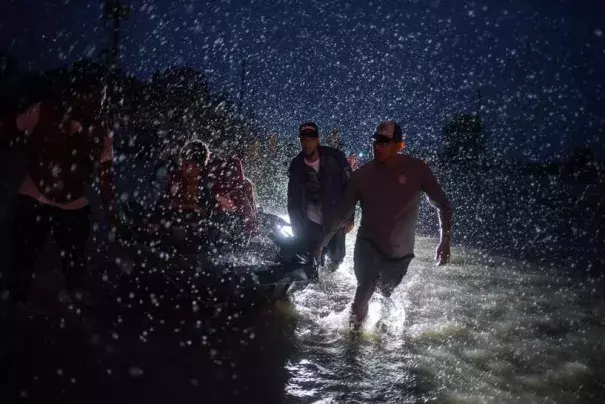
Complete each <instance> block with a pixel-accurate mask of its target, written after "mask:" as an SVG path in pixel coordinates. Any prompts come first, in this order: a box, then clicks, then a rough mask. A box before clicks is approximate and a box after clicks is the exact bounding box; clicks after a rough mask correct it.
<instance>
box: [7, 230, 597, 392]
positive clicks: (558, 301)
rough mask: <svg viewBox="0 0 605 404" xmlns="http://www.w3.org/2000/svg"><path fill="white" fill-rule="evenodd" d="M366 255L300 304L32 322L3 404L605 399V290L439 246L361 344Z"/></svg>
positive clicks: (135, 302)
mask: <svg viewBox="0 0 605 404" xmlns="http://www.w3.org/2000/svg"><path fill="white" fill-rule="evenodd" d="M353 242H354V238H353V237H352V236H349V238H348V248H349V250H348V252H349V254H348V257H347V260H346V261H345V263H344V264H343V266H341V268H340V269H339V270H338V271H336V272H335V273H332V274H324V275H323V276H322V277H321V279H320V281H319V282H318V283H317V284H313V285H310V286H308V287H306V288H304V289H302V290H297V291H293V293H292V296H291V301H290V302H279V303H277V304H275V305H271V306H269V307H262V308H258V309H251V310H246V311H242V312H220V311H216V310H215V311H213V312H209V313H204V312H199V311H196V310H193V309H192V306H191V304H190V303H187V302H171V303H162V304H161V305H159V307H157V306H154V307H152V305H149V304H148V301H149V293H150V292H149V291H145V290H140V291H139V292H137V293H133V294H131V295H129V296H125V297H122V298H120V300H119V301H117V300H116V301H110V300H105V301H104V302H102V304H101V305H98V306H97V307H96V308H95V309H94V310H91V311H89V312H86V313H84V316H77V315H75V314H73V313H69V312H61V311H59V312H57V313H56V314H55V315H52V316H48V317H47V318H46V319H44V320H40V319H37V320H35V321H33V320H32V321H30V322H28V323H27V324H24V325H22V328H21V334H20V335H19V338H17V339H15V338H13V339H12V340H11V342H10V344H11V347H12V349H11V350H10V353H8V354H6V353H5V354H4V356H3V357H2V358H1V360H2V372H3V375H2V376H3V379H2V380H3V382H2V383H0V387H2V390H3V392H2V396H0V397H3V398H6V399H7V400H8V401H5V400H2V402H11V403H12V402H21V401H22V402H59V401H58V400H61V402H74V403H83V402H86V403H91V402H92V403H97V402H98V403H110V402H111V403H122V402H124V403H125V402H129V403H131V402H144V403H212V402H225V403H227V402H228V403H234V402H250V401H251V400H258V402H264V403H376V402H382V403H416V402H437V403H484V402H485V403H519V402H522V403H597V402H603V401H604V399H603V395H604V394H605V385H604V382H603V380H605V353H604V352H605V342H604V340H603V335H605V320H604V319H605V304H604V302H603V296H602V292H601V291H602V290H603V286H605V285H603V281H602V280H597V279H592V280H590V281H588V280H582V279H580V278H574V277H567V276H561V275H560V274H557V273H553V272H545V271H543V270H541V269H540V268H537V267H532V266H530V265H528V264H524V263H523V262H518V261H514V260H511V259H504V258H502V259H500V258H497V257H493V256H489V255H486V254H484V253H482V252H481V251H478V250H471V249H463V248H456V249H454V251H453V256H454V258H453V262H452V264H451V265H449V266H448V267H439V268H438V267H435V266H434V264H433V261H432V257H433V250H434V247H435V246H436V241H435V240H434V239H429V238H420V239H419V240H418V242H417V250H416V255H417V258H416V259H415V260H414V261H413V262H412V265H411V266H410V270H409V272H408V275H407V276H406V278H405V279H404V282H403V284H402V285H401V286H400V287H399V288H398V289H397V290H396V292H395V293H394V295H393V297H392V300H391V301H384V300H383V299H382V298H381V297H380V296H376V297H375V298H374V300H373V301H372V302H371V306H370V314H369V317H368V321H367V322H366V324H365V326H364V329H363V332H362V333H361V335H358V336H356V335H353V334H351V333H350V332H349V330H348V328H347V320H348V305H349V304H350V300H351V298H352V295H353V292H354V289H355V279H354V276H353V273H352V262H351V261H350V260H351V257H352V254H351V252H352V248H353ZM107 299H108V298H107ZM49 400H50V401H49Z"/></svg>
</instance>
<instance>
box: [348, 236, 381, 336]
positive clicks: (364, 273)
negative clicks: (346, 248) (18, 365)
mask: <svg viewBox="0 0 605 404" xmlns="http://www.w3.org/2000/svg"><path fill="white" fill-rule="evenodd" d="M353 260H354V271H355V277H356V278H357V289H356V291H355V298H354V299H353V304H352V305H351V315H352V319H351V320H352V321H353V322H354V323H355V324H354V325H356V326H358V325H359V324H361V322H363V320H364V319H365V318H366V316H367V314H368V305H369V302H370V299H371V298H372V295H373V294H374V290H375V289H376V284H377V282H378V275H379V274H380V272H379V271H380V256H379V255H378V251H377V250H376V249H375V248H374V246H372V245H371V244H370V243H369V242H367V241H366V240H363V239H359V238H358V239H357V242H356V243H355V252H354V254H353Z"/></svg>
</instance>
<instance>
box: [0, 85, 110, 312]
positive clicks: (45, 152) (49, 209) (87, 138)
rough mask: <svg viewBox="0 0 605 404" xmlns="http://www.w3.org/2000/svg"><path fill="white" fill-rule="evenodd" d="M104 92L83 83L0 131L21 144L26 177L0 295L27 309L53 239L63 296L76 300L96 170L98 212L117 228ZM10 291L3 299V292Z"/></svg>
mask: <svg viewBox="0 0 605 404" xmlns="http://www.w3.org/2000/svg"><path fill="white" fill-rule="evenodd" d="M104 99H105V86H104V84H103V83H102V81H101V80H100V79H97V78H83V79H79V80H77V82H76V83H75V84H74V85H73V86H71V87H70V88H69V89H68V90H66V91H65V92H64V93H62V94H60V95H58V96H55V97H52V98H50V99H47V100H44V101H42V102H39V103H36V104H34V105H32V106H30V107H29V108H28V109H27V111H25V112H24V113H22V114H20V115H18V116H17V117H16V119H14V120H10V121H9V122H8V123H7V124H5V125H4V126H3V128H2V130H0V138H3V139H2V140H3V141H4V142H3V143H8V144H9V146H12V145H15V144H19V143H22V144H23V145H24V148H25V151H26V158H27V173H26V175H25V178H24V179H23V181H22V183H21V186H20V188H19V191H18V193H19V196H18V198H17V201H16V210H15V213H14V218H13V219H14V220H13V226H12V252H11V258H10V264H9V268H8V272H7V276H6V277H5V279H3V284H2V289H3V290H4V293H3V296H8V299H9V301H10V302H11V303H13V304H25V303H27V299H28V294H29V290H30V287H31V282H32V275H33V271H34V267H35V265H36V262H37V261H38V258H39V256H40V253H41V251H42V248H43V247H44V244H45V241H46V238H47V237H48V236H49V235H53V236H54V238H55V240H56V242H57V244H58V247H59V249H60V253H61V260H62V266H63V273H64V276H65V287H66V288H65V291H62V293H61V295H60V297H61V298H62V300H64V301H68V302H73V301H74V300H78V299H80V300H81V299H82V298H83V297H84V296H85V295H86V294H87V293H86V292H85V291H84V288H83V283H82V278H83V274H84V271H85V262H86V259H85V249H86V244H87V241H88V237H89V232H90V214H91V209H90V204H89V200H88V198H87V191H88V189H89V187H90V186H91V185H92V183H93V181H94V178H93V173H94V171H95V169H96V168H97V166H99V174H100V175H99V177H100V178H99V180H100V195H101V201H102V208H103V209H104V211H105V213H106V214H107V215H108V221H109V223H110V225H111V226H115V224H116V223H117V220H116V215H115V198H114V193H113V178H112V177H113V175H112V170H111V165H112V158H113V154H112V136H111V134H110V132H109V129H108V126H107V123H106V121H105V119H104V114H103V103H104ZM6 292H8V293H6Z"/></svg>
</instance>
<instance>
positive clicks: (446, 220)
mask: <svg viewBox="0 0 605 404" xmlns="http://www.w3.org/2000/svg"><path fill="white" fill-rule="evenodd" d="M422 164H423V165H424V168H423V170H422V173H423V174H422V190H423V191H424V193H425V194H426V196H427V198H428V200H429V202H430V203H431V205H433V206H434V207H435V208H436V209H437V211H438V213H439V228H440V230H441V241H448V242H449V241H450V240H451V236H452V206H451V204H450V202H449V200H448V199H447V196H446V195H445V192H443V189H442V188H441V185H439V182H437V179H436V178H435V175H434V174H433V172H432V170H431V169H430V167H429V166H428V165H427V164H426V163H422Z"/></svg>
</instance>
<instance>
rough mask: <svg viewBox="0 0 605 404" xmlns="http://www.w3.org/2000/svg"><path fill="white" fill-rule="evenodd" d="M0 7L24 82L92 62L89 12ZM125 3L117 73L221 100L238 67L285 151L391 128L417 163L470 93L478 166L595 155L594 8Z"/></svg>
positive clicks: (600, 80) (295, 0)
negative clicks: (311, 129) (176, 81)
mask: <svg viewBox="0 0 605 404" xmlns="http://www.w3.org/2000/svg"><path fill="white" fill-rule="evenodd" d="M5 3H6V2H3V3H2V5H0V16H1V17H0V19H1V23H0V24H1V25H0V49H2V50H7V49H10V54H11V55H12V56H13V57H14V58H15V59H17V60H18V61H19V63H20V65H21V66H22V67H23V68H29V69H35V70H39V69H47V68H51V67H55V66H58V65H62V64H66V63H67V62H71V61H74V60H77V59H80V58H87V57H88V58H91V57H92V58H98V56H99V52H100V50H101V49H102V48H103V47H104V46H106V38H107V36H108V34H109V30H108V28H107V26H106V25H105V23H104V22H103V20H102V19H101V11H102V2H101V1H85V0H81V1H76V0H73V1H65V2H63V3H61V4H55V3H57V2H56V1H52V0H21V1H12V2H8V3H10V4H5ZM127 3H128V4H130V6H131V9H132V13H131V17H130V19H129V20H128V21H126V22H125V23H124V25H123V28H124V29H123V41H122V46H123V49H122V66H123V67H124V69H125V70H126V71H128V72H131V73H134V74H136V75H138V76H140V77H149V76H150V75H151V74H152V73H153V72H154V71H155V70H157V69H162V68H166V67H169V66H173V65H177V66H191V67H195V68H198V69H200V70H202V71H204V72H206V73H207V75H208V76H209V78H210V80H211V84H212V87H213V88H214V89H216V90H218V91H228V92H231V93H232V94H233V95H236V94H237V93H238V91H239V74H240V72H239V65H240V63H241V61H242V60H243V59H244V58H246V59H247V60H248V65H249V70H248V76H247V86H246V98H245V105H246V107H247V108H249V109H251V110H252V109H253V110H254V111H255V112H256V114H257V115H258V116H259V118H260V122H261V124H262V125H263V127H264V128H265V129H266V131H267V133H273V132H274V133H278V134H280V135H282V136H295V134H296V128H297V126H298V123H299V122H300V121H302V120H307V119H313V120H316V121H317V122H318V123H319V125H320V129H321V130H322V132H324V133H326V134H327V133H328V132H329V131H330V130H331V128H333V127H339V128H340V130H341V132H342V134H343V137H344V138H345V141H346V142H349V144H353V143H357V144H361V143H362V142H367V136H369V134H370V132H371V130H372V128H373V127H374V126H375V125H376V124H377V123H378V122H379V121H380V120H382V119H387V118H391V119H396V120H398V121H400V122H401V123H402V126H404V128H405V131H406V133H407V136H408V143H409V144H411V145H412V146H413V147H414V148H415V149H423V150H428V149H430V148H435V147H439V145H440V138H441V136H442V131H441V128H442V127H443V125H444V124H445V123H446V122H447V121H448V120H449V119H451V117H452V116H453V115H454V114H456V113H465V112H472V111H475V110H476V109H477V106H478V103H477V97H476V94H477V89H478V88H481V94H482V102H481V105H482V111H481V114H482V116H483V118H484V120H485V125H486V130H487V134H488V137H489V144H488V145H489V151H490V153H491V154H492V155H493V156H497V157H505V158H520V159H532V160H547V159H553V158H560V157H562V156H566V155H569V154H570V152H571V149H572V148H573V147H574V146H577V145H592V146H593V147H594V148H595V149H596V150H595V151H596V152H597V154H598V155H599V156H603V154H604V153H603V146H600V144H601V143H603V142H602V138H603V137H604V135H605V93H604V91H603V90H604V84H605V20H604V17H603V16H605V2H603V1H602V0H593V1H588V0H586V1H582V0H576V1H556V0H551V1H547V0H497V1H485V0H483V1H476V2H461V1H438V0H434V1H417V0H409V1H390V0H389V1H376V2H371V3H367V2H359V1H358V2H341V1H333V2H327V1H315V0H313V1H308V0H287V1H284V0H282V1H249V2H243V1H228V0H227V1H212V2H196V1H149V0H148V1H142V0H137V1H127ZM324 3H327V4H324ZM463 3H466V5H464V4H463ZM353 140H354V141H353Z"/></svg>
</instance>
